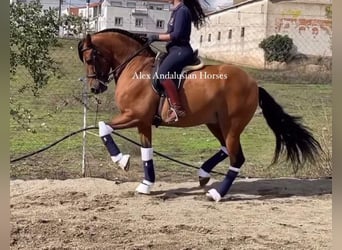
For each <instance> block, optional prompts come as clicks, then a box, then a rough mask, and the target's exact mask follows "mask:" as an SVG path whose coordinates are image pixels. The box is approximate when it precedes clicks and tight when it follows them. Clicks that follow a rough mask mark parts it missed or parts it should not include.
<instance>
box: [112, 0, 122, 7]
mask: <svg viewBox="0 0 342 250" xmlns="http://www.w3.org/2000/svg"><path fill="white" fill-rule="evenodd" d="M111 6H122V2H119V1H112V2H111Z"/></svg>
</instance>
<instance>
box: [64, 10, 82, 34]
mask: <svg viewBox="0 0 342 250" xmlns="http://www.w3.org/2000/svg"><path fill="white" fill-rule="evenodd" d="M60 24H61V26H62V27H63V28H64V29H65V30H66V31H67V32H70V34H72V35H79V34H81V33H82V32H85V19H83V18H82V17H80V16H74V15H63V16H62V17H61V20H60ZM64 35H65V34H64Z"/></svg>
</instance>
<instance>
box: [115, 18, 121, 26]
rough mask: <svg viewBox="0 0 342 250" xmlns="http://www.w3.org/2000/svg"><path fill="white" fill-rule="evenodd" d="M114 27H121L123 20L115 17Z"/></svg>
mask: <svg viewBox="0 0 342 250" xmlns="http://www.w3.org/2000/svg"><path fill="white" fill-rule="evenodd" d="M114 24H115V26H122V25H123V18H122V17H115V23H114Z"/></svg>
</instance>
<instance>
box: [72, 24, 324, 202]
mask: <svg viewBox="0 0 342 250" xmlns="http://www.w3.org/2000/svg"><path fill="white" fill-rule="evenodd" d="M78 51H79V57H80V60H81V61H82V62H83V63H84V64H85V67H86V72H87V79H88V82H89V85H90V88H91V90H92V92H93V93H95V94H98V93H101V92H103V91H105V90H106V89H107V84H108V81H109V78H110V76H111V75H112V74H113V75H114V79H115V83H116V89H115V101H116V105H117V107H118V108H119V110H120V111H121V114H119V115H117V116H115V117H114V118H113V119H112V121H111V122H108V123H104V122H99V134H100V136H101V138H102V140H103V142H104V144H105V145H106V147H107V149H108V151H109V153H110V156H111V158H112V160H113V161H114V162H115V163H117V164H118V165H119V166H120V167H122V168H126V167H127V165H128V164H129V155H124V154H122V153H121V152H120V150H119V148H118V147H117V145H116V144H115V142H114V141H113V139H112V137H111V132H112V131H113V130H115V129H125V128H132V127H137V129H138V132H139V134H140V139H141V145H142V147H141V159H142V161H143V168H144V180H143V181H142V182H141V183H140V184H139V185H138V187H137V189H136V191H137V192H138V193H143V194H149V193H150V191H151V188H152V186H153V184H154V182H155V172H154V166H153V148H152V140H151V136H152V125H153V123H154V117H155V115H156V113H160V117H161V119H162V120H164V119H165V118H166V117H167V115H168V111H169V104H168V103H167V102H165V104H164V105H163V106H162V108H161V109H160V108H159V106H160V105H159V103H160V95H159V94H158V93H157V92H156V91H155V90H154V88H153V87H152V85H151V79H149V78H150V77H141V76H149V75H151V74H152V73H153V72H152V67H153V63H154V59H155V56H156V55H155V53H154V52H153V51H152V50H151V48H150V47H149V46H148V45H147V44H146V41H145V39H144V38H141V37H140V36H138V35H135V34H132V33H130V32H127V31H124V30H120V29H110V30H104V31H100V32H97V33H95V34H92V35H89V34H88V35H87V36H86V38H84V39H83V40H82V41H80V43H79V46H78ZM188 74H191V77H187V78H185V80H184V83H183V85H182V86H181V88H180V90H179V91H180V92H179V95H180V98H181V101H182V103H183V104H184V108H185V111H186V114H187V115H186V116H185V117H184V118H181V119H179V120H178V121H177V122H175V123H172V124H166V123H165V122H163V121H161V124H160V125H161V126H173V127H190V126H197V125H201V124H205V125H206V126H207V127H208V129H209V130H210V132H211V133H212V134H213V135H214V136H215V137H216V138H217V140H218V141H219V142H220V144H221V149H220V150H219V151H218V152H217V153H216V154H215V155H213V156H212V157H211V158H210V159H208V160H207V161H206V162H205V163H204V164H203V165H202V166H201V168H200V169H199V172H198V174H199V180H200V185H201V186H204V185H205V184H207V183H208V181H209V178H210V172H211V171H212V169H213V168H214V167H215V166H216V165H217V164H218V163H219V162H221V161H223V160H224V159H226V158H227V157H228V156H229V160H230V166H229V168H228V171H227V174H226V176H225V178H224V179H223V181H222V182H221V183H220V185H219V186H218V187H217V188H212V189H210V190H209V191H208V192H207V196H208V197H209V198H211V199H212V200H215V201H219V200H221V198H222V197H223V196H224V195H226V194H227V192H228V190H229V188H230V187H231V185H232V183H233V181H234V179H235V178H236V176H237V175H238V173H239V171H240V168H241V166H242V165H243V163H244V161H245V158H244V155H243V152H242V147H241V144H240V135H241V133H242V132H243V130H244V128H245V127H246V125H247V124H248V123H249V122H250V120H251V119H252V117H253V115H254V113H255V111H256V108H257V106H258V105H259V106H260V107H261V109H262V113H263V115H264V117H265V119H266V121H267V124H268V125H269V127H270V128H271V129H272V130H273V132H274V134H275V137H276V147H275V154H274V159H273V162H274V163H275V162H277V160H278V159H279V157H280V154H285V157H286V160H288V161H290V162H291V163H292V165H293V166H294V167H295V168H298V167H300V166H302V165H303V164H304V163H305V162H306V161H309V162H314V161H315V159H316V158H317V156H318V154H319V153H320V150H321V147H320V145H319V143H318V142H317V141H316V140H315V139H314V138H313V136H312V134H311V133H310V132H309V131H308V130H307V129H306V128H305V127H304V126H303V125H301V124H300V122H299V120H298V118H297V117H293V116H290V115H289V114H287V113H285V112H284V110H283V109H282V107H281V106H280V105H279V104H277V103H276V102H275V100H274V99H273V98H272V97H271V96H270V95H269V94H268V93H267V92H266V90H265V89H264V88H262V87H258V85H257V83H256V81H255V80H254V79H253V78H251V77H250V76H249V75H248V74H247V73H246V72H245V71H243V70H242V69H240V68H239V67H236V66H234V65H228V64H221V65H206V66H204V67H203V68H201V69H200V70H194V71H192V72H191V73H188ZM204 76H205V77H204ZM159 110H160V111H159Z"/></svg>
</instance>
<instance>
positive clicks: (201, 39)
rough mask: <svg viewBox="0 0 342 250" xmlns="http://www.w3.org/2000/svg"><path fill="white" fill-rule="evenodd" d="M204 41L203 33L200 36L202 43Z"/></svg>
mask: <svg viewBox="0 0 342 250" xmlns="http://www.w3.org/2000/svg"><path fill="white" fill-rule="evenodd" d="M202 42H203V35H201V36H200V43H202Z"/></svg>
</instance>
